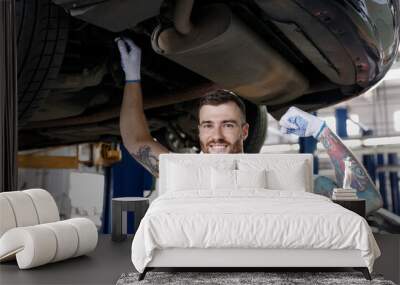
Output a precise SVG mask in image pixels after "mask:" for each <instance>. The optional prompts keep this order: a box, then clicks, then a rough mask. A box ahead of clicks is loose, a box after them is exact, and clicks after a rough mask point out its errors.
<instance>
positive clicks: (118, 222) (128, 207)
mask: <svg viewBox="0 0 400 285" xmlns="http://www.w3.org/2000/svg"><path fill="white" fill-rule="evenodd" d="M148 208H149V199H148V198H143V197H120V198H113V199H112V230H111V231H112V234H111V240H113V241H123V240H125V239H126V233H123V232H122V228H123V226H124V225H123V224H122V223H123V214H124V212H128V211H129V212H134V214H135V232H136V230H137V228H138V227H139V224H140V221H141V220H142V219H143V217H144V214H145V213H146V211H147V209H148ZM125 222H126V221H125ZM125 228H126V225H125Z"/></svg>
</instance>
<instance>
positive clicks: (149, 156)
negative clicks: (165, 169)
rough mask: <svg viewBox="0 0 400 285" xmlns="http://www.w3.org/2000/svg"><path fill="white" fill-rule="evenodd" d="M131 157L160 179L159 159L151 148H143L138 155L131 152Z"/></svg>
mask: <svg viewBox="0 0 400 285" xmlns="http://www.w3.org/2000/svg"><path fill="white" fill-rule="evenodd" d="M131 155H132V156H133V157H134V158H135V159H136V160H137V161H138V162H140V163H141V164H142V165H143V166H144V167H145V168H146V169H147V170H148V171H150V173H151V174H153V175H154V176H156V177H158V158H157V156H156V155H155V154H154V153H152V152H151V148H150V146H148V145H144V146H141V147H140V148H139V150H138V151H137V152H136V153H134V152H131Z"/></svg>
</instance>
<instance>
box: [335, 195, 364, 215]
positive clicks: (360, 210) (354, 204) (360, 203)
mask: <svg viewBox="0 0 400 285" xmlns="http://www.w3.org/2000/svg"><path fill="white" fill-rule="evenodd" d="M332 202H334V203H336V204H339V205H340V206H342V207H344V208H346V209H349V210H350V211H353V212H354V213H356V214H359V215H360V216H361V217H363V218H365V200H364V199H358V200H333V199H332Z"/></svg>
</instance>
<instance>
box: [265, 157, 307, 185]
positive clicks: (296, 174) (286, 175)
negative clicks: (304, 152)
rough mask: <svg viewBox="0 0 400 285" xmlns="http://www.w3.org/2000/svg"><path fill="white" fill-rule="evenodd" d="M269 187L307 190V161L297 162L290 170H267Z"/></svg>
mask: <svg viewBox="0 0 400 285" xmlns="http://www.w3.org/2000/svg"><path fill="white" fill-rule="evenodd" d="M267 181H268V188H269V189H273V190H288V191H304V192H305V191H307V190H306V185H307V177H306V163H305V162H301V163H296V164H293V165H292V166H291V168H290V171H289V170H288V171H287V172H286V171H282V170H279V169H270V170H268V172H267Z"/></svg>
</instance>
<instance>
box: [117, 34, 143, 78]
mask: <svg viewBox="0 0 400 285" xmlns="http://www.w3.org/2000/svg"><path fill="white" fill-rule="evenodd" d="M115 42H116V43H117V45H118V49H119V52H120V54H121V65H122V69H123V70H124V72H125V80H126V82H138V81H140V57H141V53H142V52H141V50H140V48H139V47H138V46H136V45H135V44H134V43H133V41H132V40H130V39H128V38H116V39H115ZM128 49H129V51H128Z"/></svg>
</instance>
